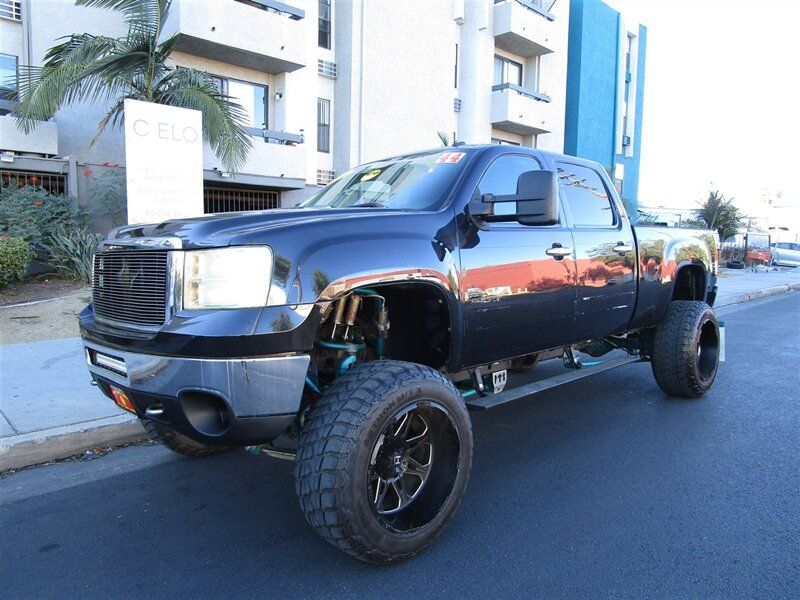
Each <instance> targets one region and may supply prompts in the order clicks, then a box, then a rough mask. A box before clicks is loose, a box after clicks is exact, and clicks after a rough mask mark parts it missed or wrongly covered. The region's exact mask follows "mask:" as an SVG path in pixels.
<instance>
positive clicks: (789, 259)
mask: <svg viewBox="0 0 800 600" xmlns="http://www.w3.org/2000/svg"><path fill="white" fill-rule="evenodd" d="M772 264H773V265H781V266H783V267H800V244H798V243H795V242H777V243H775V244H772Z"/></svg>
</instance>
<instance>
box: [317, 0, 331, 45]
mask: <svg viewBox="0 0 800 600" xmlns="http://www.w3.org/2000/svg"><path fill="white" fill-rule="evenodd" d="M319 47H320V48H325V49H327V50H330V49H331V0H319Z"/></svg>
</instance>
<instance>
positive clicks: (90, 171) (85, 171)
mask: <svg viewBox="0 0 800 600" xmlns="http://www.w3.org/2000/svg"><path fill="white" fill-rule="evenodd" d="M83 174H84V175H91V174H92V170H91V169H84V170H83Z"/></svg>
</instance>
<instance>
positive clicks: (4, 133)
mask: <svg viewBox="0 0 800 600" xmlns="http://www.w3.org/2000/svg"><path fill="white" fill-rule="evenodd" d="M15 121H16V119H15V118H14V117H12V116H11V115H3V116H0V150H4V151H8V152H14V153H16V154H41V155H43V156H54V155H56V154H58V125H56V123H55V121H42V122H41V123H39V125H38V126H37V127H36V129H34V130H33V131H31V132H30V133H23V132H22V131H20V130H19V129H17V124H16V123H15Z"/></svg>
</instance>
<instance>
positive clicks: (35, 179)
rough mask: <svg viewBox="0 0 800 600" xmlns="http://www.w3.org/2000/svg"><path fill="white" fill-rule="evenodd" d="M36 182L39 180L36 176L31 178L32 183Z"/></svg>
mask: <svg viewBox="0 0 800 600" xmlns="http://www.w3.org/2000/svg"><path fill="white" fill-rule="evenodd" d="M38 181H39V178H38V177H37V176H36V175H34V176H33V177H31V182H33V183H36V182H38Z"/></svg>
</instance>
